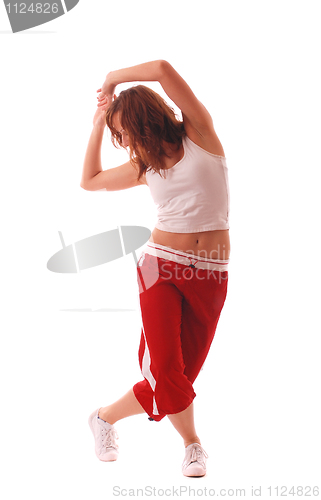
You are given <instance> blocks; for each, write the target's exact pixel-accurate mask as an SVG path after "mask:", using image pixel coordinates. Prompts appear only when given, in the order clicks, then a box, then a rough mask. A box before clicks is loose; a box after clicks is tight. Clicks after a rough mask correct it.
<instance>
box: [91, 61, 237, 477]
mask: <svg viewBox="0 0 321 500" xmlns="http://www.w3.org/2000/svg"><path fill="white" fill-rule="evenodd" d="M148 81H156V82H159V83H160V85H161V86H162V88H163V90H164V91H165V93H166V94H167V96H168V98H169V99H171V101H173V102H174V103H175V104H176V106H177V107H178V108H179V109H180V110H181V113H182V119H180V118H179V117H177V116H176V115H175V113H174V111H173V109H172V108H171V107H170V106H169V105H168V104H167V103H166V102H165V101H164V99H163V98H162V97H161V96H160V95H159V94H157V93H156V92H154V91H153V90H152V89H150V88H149V87H147V86H145V85H141V84H140V85H133V86H132V87H130V88H128V89H127V90H124V91H122V92H121V93H120V94H119V95H118V96H116V95H115V91H116V90H115V89H116V87H117V85H118V84H121V83H125V82H148ZM98 93H99V94H98V107H97V110H96V113H95V116H94V120H93V123H94V126H93V130H92V133H91V136H90V139H89V143H88V147H87V151H86V155H85V160H84V166H83V173H82V179H81V187H82V188H84V189H86V190H89V191H95V190H99V189H106V190H107V191H115V190H121V189H127V188H131V187H135V186H141V185H147V186H148V187H149V188H150V192H151V195H152V197H153V199H154V201H155V203H156V206H157V209H158V220H157V224H156V227H155V228H154V230H153V231H152V234H151V237H150V240H149V241H148V242H147V244H146V246H145V248H144V250H143V252H142V254H141V257H140V259H139V261H138V265H137V277H138V285H139V292H140V295H139V296H140V306H141V314H142V331H141V340H140V346H139V363H140V368H141V371H142V375H143V377H144V379H143V380H142V381H140V382H137V383H136V384H135V385H134V386H133V387H132V388H131V389H130V390H129V391H128V392H127V393H126V394H125V395H124V396H123V397H122V398H121V399H119V400H118V401H116V402H115V403H112V404H109V405H107V406H105V407H101V408H99V409H98V410H95V411H94V412H93V413H92V415H91V416H90V418H89V425H90V428H91V430H92V432H93V434H94V437H95V451H96V455H97V456H98V458H99V459H100V460H103V461H112V460H116V459H117V456H118V445H117V444H116V439H117V433H116V430H115V427H114V424H115V423H116V422H117V421H118V420H120V419H123V418H125V417H129V416H131V415H137V414H139V413H145V414H147V416H148V418H149V420H154V421H160V420H161V419H162V418H164V417H165V416H167V417H168V418H169V420H170V421H171V423H172V424H173V426H174V427H175V429H176V430H177V431H178V432H179V434H180V435H181V436H182V438H183V441H184V446H185V458H184V461H183V466H182V472H183V474H184V475H185V476H190V477H192V476H204V475H205V474H206V459H207V458H208V456H207V453H206V452H205V450H204V449H203V447H202V446H201V441H200V438H199V436H198V434H197V432H196V429H195V425H194V414H193V400H194V397H195V392H194V389H193V382H194V380H195V379H196V377H197V375H198V373H199V371H200V370H201V368H202V365H203V363H204V361H205V359H206V356H207V354H208V351H209V349H210V346H211V343H212V340H213V338H214V334H215V330H216V326H217V323H218V319H219V316H220V314H221V310H222V308H223V305H224V302H225V298H226V292H227V281H228V270H227V267H228V260H229V252H230V243H229V220H228V219H229V187H228V174H227V166H226V158H225V155H224V150H223V147H222V145H221V143H220V141H219V139H218V137H217V135H216V132H215V129H214V126H213V121H212V118H211V116H210V114H209V112H208V111H207V110H206V108H205V107H204V106H203V104H201V102H200V101H199V100H198V99H197V98H196V96H195V95H194V93H193V92H192V90H191V89H190V87H189V86H188V85H187V83H186V82H185V81H184V80H183V78H182V77H181V76H180V75H179V74H178V73H177V71H175V69H174V68H173V67H172V66H171V65H170V64H169V63H168V62H166V61H163V60H158V61H152V62H147V63H144V64H139V65H137V66H133V67H130V68H125V69H120V70H117V71H112V72H110V73H108V75H107V77H106V80H105V82H104V84H103V86H102V87H101V89H99V90H98ZM106 124H107V126H108V128H109V130H110V132H111V137H112V141H113V143H114V145H115V146H121V147H123V148H125V149H126V150H127V151H128V153H129V161H128V162H127V163H125V164H123V165H121V166H119V167H116V168H110V169H108V170H102V166H101V144H102V139H103V134H104V128H105V125H106Z"/></svg>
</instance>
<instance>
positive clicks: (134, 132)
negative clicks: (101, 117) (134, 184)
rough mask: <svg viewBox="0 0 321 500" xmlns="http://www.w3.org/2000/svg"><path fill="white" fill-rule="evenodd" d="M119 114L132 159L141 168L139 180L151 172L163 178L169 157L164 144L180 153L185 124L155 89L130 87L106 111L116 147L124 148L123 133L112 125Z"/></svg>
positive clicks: (139, 169) (142, 86) (138, 86)
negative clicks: (126, 135)
mask: <svg viewBox="0 0 321 500" xmlns="http://www.w3.org/2000/svg"><path fill="white" fill-rule="evenodd" d="M118 112H119V117H120V123H121V126H122V127H123V129H124V130H125V131H126V132H127V134H128V138H129V155H130V160H131V162H132V163H134V164H135V165H137V166H138V171H139V173H138V179H140V178H141V176H142V175H143V174H144V172H146V171H148V170H152V169H153V170H155V171H156V172H158V173H159V175H162V173H161V171H162V170H163V169H165V162H164V160H165V157H166V156H168V155H167V154H166V152H165V150H164V144H163V142H164V141H165V142H168V143H170V144H173V145H176V148H177V150H178V149H179V147H180V145H181V144H182V137H183V136H184V135H186V133H185V129H184V124H183V122H182V121H180V120H179V119H178V118H177V117H176V115H175V113H174V110H173V109H172V108H170V107H169V106H168V104H167V103H166V102H165V101H164V99H163V98H162V97H161V96H160V95H159V94H157V93H156V92H154V91H153V90H152V89H150V88H148V87H145V86H144V85H137V86H134V87H131V88H129V89H127V90H123V91H122V92H121V93H120V94H119V96H118V97H117V98H116V99H115V100H114V101H113V102H112V104H111V105H110V107H109V108H108V110H107V112H106V123H107V126H108V128H109V129H110V131H111V140H112V143H113V145H114V146H115V147H118V146H121V147H124V146H123V144H122V137H121V134H120V133H119V132H118V131H117V130H116V129H115V127H114V125H113V117H114V115H115V113H118Z"/></svg>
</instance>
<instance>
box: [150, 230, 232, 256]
mask: <svg viewBox="0 0 321 500" xmlns="http://www.w3.org/2000/svg"><path fill="white" fill-rule="evenodd" d="M149 241H151V242H153V243H156V244H159V245H163V246H166V247H170V248H173V249H175V250H180V251H181V252H185V253H190V254H193V255H198V256H199V257H205V258H207V259H218V260H228V259H229V256H230V237H229V230H228V229H226V230H217V231H204V232H201V233H169V232H167V231H161V230H160V229H157V228H155V229H154V230H153V232H152V234H151V236H150V238H149Z"/></svg>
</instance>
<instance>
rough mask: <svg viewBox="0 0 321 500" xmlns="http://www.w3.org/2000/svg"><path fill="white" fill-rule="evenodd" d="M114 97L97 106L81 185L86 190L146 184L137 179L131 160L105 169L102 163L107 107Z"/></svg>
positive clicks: (119, 188)
mask: <svg viewBox="0 0 321 500" xmlns="http://www.w3.org/2000/svg"><path fill="white" fill-rule="evenodd" d="M111 101H112V97H110V98H109V99H108V102H107V103H105V104H104V105H103V106H100V107H98V108H97V110H96V113H95V116H94V120H93V122H94V126H93V130H92V132H91V135H90V138H89V141H88V146H87V150H86V154H85V159H84V165H83V170H82V177H81V181H80V187H82V188H83V189H85V190H86V191H98V190H100V189H106V190H107V191H118V190H121V189H128V188H131V187H134V186H139V185H141V184H144V180H143V179H142V180H140V181H138V180H137V176H138V173H137V171H136V169H135V167H134V166H133V165H132V164H131V162H127V163H125V164H124V165H121V166H120V167H116V168H110V169H108V170H103V169H102V165H101V145H102V140H103V136H104V130H105V126H106V118H105V117H106V109H107V108H108V106H109V105H110V103H111Z"/></svg>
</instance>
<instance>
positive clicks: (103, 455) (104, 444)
mask: <svg viewBox="0 0 321 500" xmlns="http://www.w3.org/2000/svg"><path fill="white" fill-rule="evenodd" d="M98 412H99V409H98V410H95V411H94V412H93V413H92V414H91V415H90V417H89V419H88V423H89V427H90V428H91V430H92V433H93V435H94V438H95V452H96V455H97V457H98V458H99V460H102V461H103V462H111V461H113V460H117V458H118V445H117V444H116V439H118V435H117V432H116V429H115V427H114V426H113V425H111V424H108V423H107V422H105V421H104V420H101V419H100V418H98Z"/></svg>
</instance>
